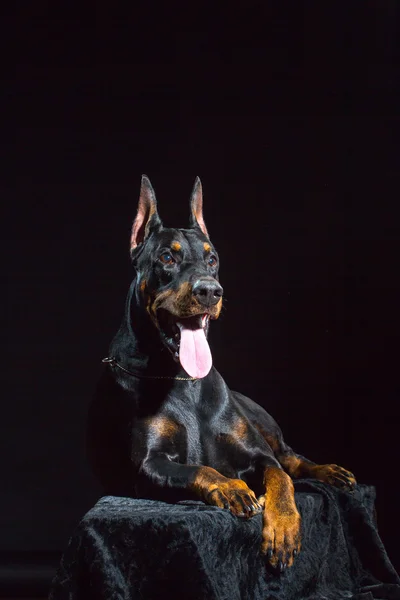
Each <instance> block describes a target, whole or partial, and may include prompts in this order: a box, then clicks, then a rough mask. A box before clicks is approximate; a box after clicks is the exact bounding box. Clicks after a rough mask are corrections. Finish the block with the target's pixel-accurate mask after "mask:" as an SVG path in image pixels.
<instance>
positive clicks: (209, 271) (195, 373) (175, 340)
mask: <svg viewBox="0 0 400 600" xmlns="http://www.w3.org/2000/svg"><path fill="white" fill-rule="evenodd" d="M131 257H132V261H133V263H134V266H135V269H136V274H137V276H136V301H137V302H138V303H139V304H140V305H142V306H143V307H144V309H145V311H146V312H147V314H148V315H149V317H150V319H151V321H152V323H153V324H154V326H155V327H156V328H157V329H158V331H159V334H160V337H161V340H162V343H163V344H164V345H165V346H166V348H168V350H169V351H170V352H171V354H172V356H173V358H174V360H176V361H180V363H181V365H182V367H183V368H184V369H185V371H186V372H187V373H188V374H189V375H190V376H192V377H197V378H201V377H205V375H207V373H208V372H209V371H210V369H211V366H212V358H211V352H210V348H209V345H208V342H207V334H208V328H209V323H210V319H217V318H218V317H219V314H220V312H221V307H222V294H223V290H222V287H221V285H220V284H219V282H218V267H219V262H218V255H217V252H216V251H215V248H214V246H213V245H212V243H211V241H210V239H209V237H208V232H207V229H206V226H205V223H204V219H203V194H202V187H201V183H200V179H199V178H197V179H196V181H195V184H194V188H193V191H192V195H191V198H190V222H189V228H188V229H172V228H166V227H163V225H162V222H161V219H160V217H159V215H158V212H157V203H156V197H155V193H154V190H153V188H152V186H151V183H150V181H149V179H148V178H147V177H146V176H143V177H142V184H141V189H140V198H139V206H138V211H137V215H136V218H135V220H134V223H133V227H132V235H131Z"/></svg>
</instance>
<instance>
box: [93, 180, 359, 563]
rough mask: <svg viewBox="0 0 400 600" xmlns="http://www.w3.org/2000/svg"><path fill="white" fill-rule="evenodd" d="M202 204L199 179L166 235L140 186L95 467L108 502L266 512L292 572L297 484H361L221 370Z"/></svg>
mask: <svg viewBox="0 0 400 600" xmlns="http://www.w3.org/2000/svg"><path fill="white" fill-rule="evenodd" d="M202 205H203V199H202V189H201V183H200V180H199V179H196V182H195V185H194V189H193V192H192V196H191V215H190V227H189V229H168V228H164V227H163V225H162V223H161V220H160V218H159V216H158V213H157V206H156V199H155V195H154V191H153V188H152V187H151V184H150V182H149V180H148V179H147V178H146V177H143V178H142V185H141V191H140V200H139V207H138V211H137V215H136V219H135V221H134V224H133V229H132V237H131V256H132V261H133V265H134V268H135V271H136V276H135V279H134V280H133V283H132V285H131V287H130V290H129V294H128V298H127V302H126V308H125V316H124V319H123V322H122V325H121V327H120V329H119V331H118V333H117V335H116V336H115V338H114V340H113V342H112V344H111V348H110V358H108V359H105V362H107V363H108V365H107V368H106V369H105V371H104V374H103V377H102V380H101V382H100V385H99V387H98V391H97V394H96V397H95V400H94V403H93V405H92V407H91V410H90V414H89V451H90V457H91V461H92V465H93V468H94V470H95V472H96V473H97V475H98V477H99V478H100V481H101V482H102V484H103V486H104V488H105V492H106V493H107V494H112V495H125V496H134V497H139V498H140V497H141V498H153V499H160V500H165V501H169V502H174V501H178V500H182V499H188V498H196V499H202V500H204V502H206V503H208V504H213V505H216V506H218V507H221V508H224V509H228V510H230V511H231V512H232V513H233V514H234V515H237V516H238V517H251V516H253V515H254V514H256V513H258V512H260V511H261V510H263V543H262V548H261V550H262V552H263V553H265V554H266V555H267V559H268V560H269V562H270V564H271V565H272V566H274V567H277V568H278V569H279V570H281V571H282V570H283V569H284V568H285V567H286V566H291V565H292V564H293V560H294V557H295V556H296V554H297V553H298V552H299V550H300V516H299V513H298V511H297V508H296V503H295V499H294V490H293V483H292V478H297V477H313V478H315V479H319V480H320V481H323V482H326V483H330V484H332V485H336V486H339V487H343V488H347V489H349V490H351V489H352V488H353V486H354V485H355V479H354V477H353V475H352V474H351V473H349V472H348V471H346V470H344V469H343V468H341V467H338V466H337V465H316V464H315V463H312V462H310V461H309V460H307V459H305V458H304V457H302V456H299V455H298V454H295V453H294V452H293V450H292V449H291V448H290V447H289V446H287V445H286V444H285V442H284V441H283V437H282V433H281V431H280V429H279V427H278V425H277V424H276V423H275V421H274V420H273V418H272V417H270V416H269V415H268V414H267V413H266V412H265V410H264V409H263V408H261V407H260V406H259V405H258V404H256V403H255V402H253V401H252V400H250V399H249V398H246V397H245V396H242V395H241V394H239V393H237V392H232V391H230V390H229V388H228V387H227V385H226V383H225V382H224V380H223V379H222V377H221V375H220V374H219V373H218V372H217V371H216V370H215V368H213V367H212V360H211V353H210V349H209V346H208V343H207V333H208V328H209V324H210V320H212V319H217V318H218V316H219V314H220V311H221V305H222V294H223V290H222V287H221V285H220V284H219V282H218V267H219V262H218V255H217V253H216V250H215V248H214V246H213V245H212V243H211V241H210V239H209V237H208V233H207V229H206V226H205V223H204V220H203V211H202ZM258 496H260V498H259V500H257V497H258Z"/></svg>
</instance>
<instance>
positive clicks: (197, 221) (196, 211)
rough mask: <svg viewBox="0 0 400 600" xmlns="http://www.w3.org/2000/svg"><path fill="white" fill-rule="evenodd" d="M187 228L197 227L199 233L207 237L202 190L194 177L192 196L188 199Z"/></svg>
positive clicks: (198, 181)
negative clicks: (188, 217)
mask: <svg viewBox="0 0 400 600" xmlns="http://www.w3.org/2000/svg"><path fill="white" fill-rule="evenodd" d="M189 226H190V227H191V228H193V227H199V228H200V229H201V231H202V232H203V233H204V235H206V236H207V237H208V231H207V227H206V224H205V223H204V219H203V189H202V187H201V181H200V178H199V177H196V181H195V182H194V186H193V191H192V195H191V197H190V221H189Z"/></svg>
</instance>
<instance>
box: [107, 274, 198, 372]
mask: <svg viewBox="0 0 400 600" xmlns="http://www.w3.org/2000/svg"><path fill="white" fill-rule="evenodd" d="M135 300H136V301H135ZM109 355H110V357H112V358H114V359H115V360H116V361H117V362H118V363H119V364H121V365H122V366H123V367H124V368H125V369H128V370H130V371H132V372H133V373H137V374H138V375H139V376H140V375H142V376H143V377H188V375H187V373H186V372H185V371H184V370H183V368H182V367H181V365H180V363H179V362H175V361H174V359H173V358H172V356H171V354H170V352H169V351H168V350H167V348H165V346H164V345H163V343H162V342H161V340H160V334H159V332H158V330H157V328H156V326H155V325H154V324H153V323H152V321H151V319H150V317H149V315H148V313H147V312H146V310H145V309H144V308H143V306H142V305H141V304H140V302H137V285H136V279H134V280H133V282H132V284H131V286H130V289H129V292H128V296H127V300H126V304H125V313H124V317H123V320H122V323H121V326H120V328H119V330H118V332H117V334H116V336H115V337H114V339H113V341H112V343H111V346H110V350H109Z"/></svg>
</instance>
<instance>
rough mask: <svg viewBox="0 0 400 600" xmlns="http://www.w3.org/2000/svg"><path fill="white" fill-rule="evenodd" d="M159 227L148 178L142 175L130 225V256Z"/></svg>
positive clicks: (159, 222) (158, 218)
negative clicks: (136, 205)
mask: <svg viewBox="0 0 400 600" xmlns="http://www.w3.org/2000/svg"><path fill="white" fill-rule="evenodd" d="M161 227H162V223H161V219H160V217H159V216H158V212H157V201H156V195H155V193H154V190H153V188H152V185H151V183H150V180H149V178H148V177H146V175H142V183H141V186H140V196H139V205H138V210H137V214H136V218H135V220H134V222H133V225H132V234H131V255H132V253H133V252H134V250H135V249H136V248H137V247H138V246H139V244H141V243H142V242H144V241H145V239H146V238H147V237H148V236H149V235H150V233H152V232H153V231H158V230H160V229H161Z"/></svg>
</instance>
